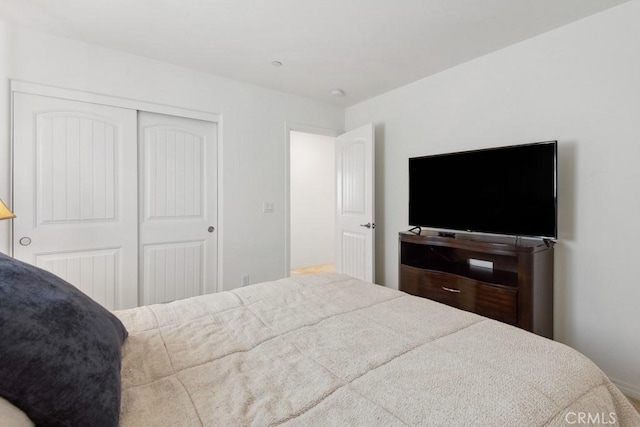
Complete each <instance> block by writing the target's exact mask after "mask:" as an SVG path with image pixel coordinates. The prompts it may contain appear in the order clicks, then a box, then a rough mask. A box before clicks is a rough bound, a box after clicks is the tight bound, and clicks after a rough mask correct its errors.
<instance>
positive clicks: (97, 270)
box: [35, 249, 121, 309]
mask: <svg viewBox="0 0 640 427" xmlns="http://www.w3.org/2000/svg"><path fill="white" fill-rule="evenodd" d="M119 252H120V249H104V250H98V251H80V252H66V253H57V254H49V255H36V262H35V264H36V265H37V266H38V267H40V268H44V269H45V270H48V271H50V272H52V273H54V274H56V275H58V276H60V277H62V278H63V279H64V280H66V281H67V282H69V283H72V284H76V285H75V286H76V287H78V288H79V289H80V290H81V291H82V292H84V293H85V294H87V295H90V296H91V297H92V298H93V299H94V300H96V301H97V302H99V303H100V304H102V305H103V306H104V307H107V308H110V309H114V308H115V307H116V305H117V301H118V288H119V287H120V286H121V283H120V279H121V275H120V273H119V267H120V262H119V259H118V255H119Z"/></svg>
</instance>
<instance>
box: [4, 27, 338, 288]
mask: <svg viewBox="0 0 640 427" xmlns="http://www.w3.org/2000/svg"><path fill="white" fill-rule="evenodd" d="M9 79H18V80H24V81H29V82H35V83H41V84H47V85H52V86H58V87H63V88H68V89H76V90H83V91H88V92H94V93H100V94H105V95H110V96H117V97H123V98H130V99H136V100H141V101H147V102H153V103H158V104H166V105H172V106H177V107H181V108H188V109H194V110H201V111H207V112H212V113H219V114H221V115H222V129H223V135H222V146H223V153H222V164H223V177H222V195H221V199H222V202H223V212H222V220H221V223H219V224H218V227H217V228H218V230H221V232H222V233H223V245H222V248H223V254H224V258H223V264H222V268H223V273H224V277H223V285H224V289H231V288H234V287H237V286H239V285H240V283H241V277H242V275H243V274H249V275H250V277H251V282H252V283H255V282H259V281H265V280H272V279H276V278H281V277H285V275H286V272H285V239H284V236H285V216H284V201H285V189H286V185H287V184H286V183H285V144H286V132H287V127H286V123H287V122H294V123H298V124H304V125H308V126H309V127H314V128H326V129H335V130H336V131H340V130H342V129H343V128H344V109H342V108H338V107H334V106H330V105H328V104H323V103H319V102H314V101H311V100H308V99H304V98H301V97H296V96H292V95H288V94H284V93H280V92H276V91H272V90H268V89H263V88H259V87H256V86H252V85H249V84H245V83H240V82H237V81H233V80H229V79H224V78H221V77H217V76H213V75H210V74H206V73H200V72H196V71H193V70H189V69H186V68H181V67H177V66H174V65H170V64H166V63H162V62H158V61H154V60H151V59H147V58H143V57H139V56H134V55H129V54H126V53H123V52H120V51H115V50H110V49H105V48H102V47H99V46H96V45H91V44H86V43H80V42H75V41H70V40H67V39H63V38H58V37H51V36H47V35H43V34H40V33H36V32H33V31H28V30H21V29H17V28H15V27H12V26H9V25H8V24H3V23H2V22H0V81H1V84H0V198H2V199H3V200H8V198H9V191H10V190H9V189H10V172H9V164H10V162H9V158H10V157H9V152H10V151H9V147H10V142H9V141H10V140H9V128H10V127H9V117H10V114H9V106H10V99H9ZM264 201H270V202H274V207H275V209H274V213H272V214H265V213H263V212H262V203H263V202H264ZM18 214H19V213H18ZM3 222H4V223H8V221H3ZM8 244H9V242H8V228H7V225H6V224H1V225H0V251H2V252H7V249H8Z"/></svg>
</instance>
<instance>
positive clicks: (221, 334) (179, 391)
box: [116, 274, 640, 426]
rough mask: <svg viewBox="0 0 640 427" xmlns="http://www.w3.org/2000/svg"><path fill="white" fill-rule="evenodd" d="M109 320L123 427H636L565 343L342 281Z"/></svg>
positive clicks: (259, 289) (272, 287)
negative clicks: (116, 338)
mask: <svg viewBox="0 0 640 427" xmlns="http://www.w3.org/2000/svg"><path fill="white" fill-rule="evenodd" d="M116 314H117V316H118V317H119V318H120V319H121V320H122V321H123V322H124V323H125V325H126V327H127V329H128V330H129V334H130V335H129V338H128V339H127V341H126V342H125V345H124V347H123V365H122V413H121V425H122V426H151V425H153V426H165V425H175V426H200V425H204V426H239V425H259V426H262V425H281V424H284V425H321V426H327V425H363V426H374V425H383V426H392V425H456V426H462V425H482V426H489V425H492V426H542V425H553V426H554V425H578V422H577V421H578V420H579V417H583V418H582V419H583V420H588V419H590V420H592V421H594V420H595V419H596V417H599V418H598V419H599V420H600V421H603V422H604V423H605V424H609V425H622V426H640V417H639V416H638V414H637V413H636V412H635V410H634V409H633V408H632V407H631V405H630V404H629V402H628V401H627V400H626V398H625V397H624V396H623V395H622V394H621V393H620V392H619V390H618V389H617V388H616V387H615V386H614V385H613V384H612V383H611V382H610V381H609V380H608V379H607V377H606V376H605V375H604V374H603V373H602V372H601V371H600V369H598V368H597V367H596V366H595V365H594V364H593V363H592V362H590V361H589V360H588V359H587V358H586V357H584V356H583V355H581V354H580V353H578V352H576V351H574V350H572V349H571V348H569V347H567V346H565V345H562V344H559V343H556V342H553V341H550V340H547V339H544V338H541V337H538V336H536V335H533V334H531V333H528V332H525V331H522V330H520V329H517V328H514V327H512V326H508V325H505V324H503V323H500V322H497V321H493V320H489V319H486V318H483V317H480V316H477V315H474V314H472V313H468V312H465V311H460V310H457V309H454V308H451V307H448V306H445V305H442V304H439V303H436V302H433V301H429V300H427V299H422V298H418V297H414V296H410V295H407V294H405V293H402V292H399V291H395V290H391V289H388V288H384V287H382V286H378V285H373V284H369V283H366V282H362V281H360V280H356V279H353V278H350V277H348V276H343V275H339V274H322V275H310V276H297V277H295V278H290V279H284V280H280V281H276V282H270V283H262V284H258V285H253V286H248V287H244V288H240V289H237V290H234V291H231V292H223V293H219V294H213V295H205V296H201V297H195V298H191V299H187V300H182V301H176V302H172V303H169V304H163V305H153V306H147V307H139V308H136V309H132V310H126V311H120V312H116ZM581 414H584V415H581ZM587 416H589V417H590V418H586V417H587ZM612 421H615V423H612ZM582 425H584V424H582Z"/></svg>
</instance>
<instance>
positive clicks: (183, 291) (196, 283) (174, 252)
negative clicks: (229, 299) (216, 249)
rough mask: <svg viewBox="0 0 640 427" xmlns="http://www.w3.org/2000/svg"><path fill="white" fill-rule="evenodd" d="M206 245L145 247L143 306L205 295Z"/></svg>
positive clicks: (189, 244) (179, 244)
mask: <svg viewBox="0 0 640 427" xmlns="http://www.w3.org/2000/svg"><path fill="white" fill-rule="evenodd" d="M205 244H206V242H204V241H199V242H184V243H171V244H159V245H146V246H145V247H144V285H143V286H144V287H143V295H144V300H143V304H152V303H155V302H160V301H173V300H176V299H182V298H189V297H193V296H196V295H202V294H203V293H204V286H205V284H204V278H205V275H206V272H205V271H204V265H205V263H204V260H205V253H204V250H205Z"/></svg>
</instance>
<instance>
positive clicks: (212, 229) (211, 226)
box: [207, 225, 216, 233]
mask: <svg viewBox="0 0 640 427" xmlns="http://www.w3.org/2000/svg"><path fill="white" fill-rule="evenodd" d="M215 230H216V228H215V227H214V226H213V225H210V226H209V228H207V231H208V232H209V233H213V232H214V231H215Z"/></svg>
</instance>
